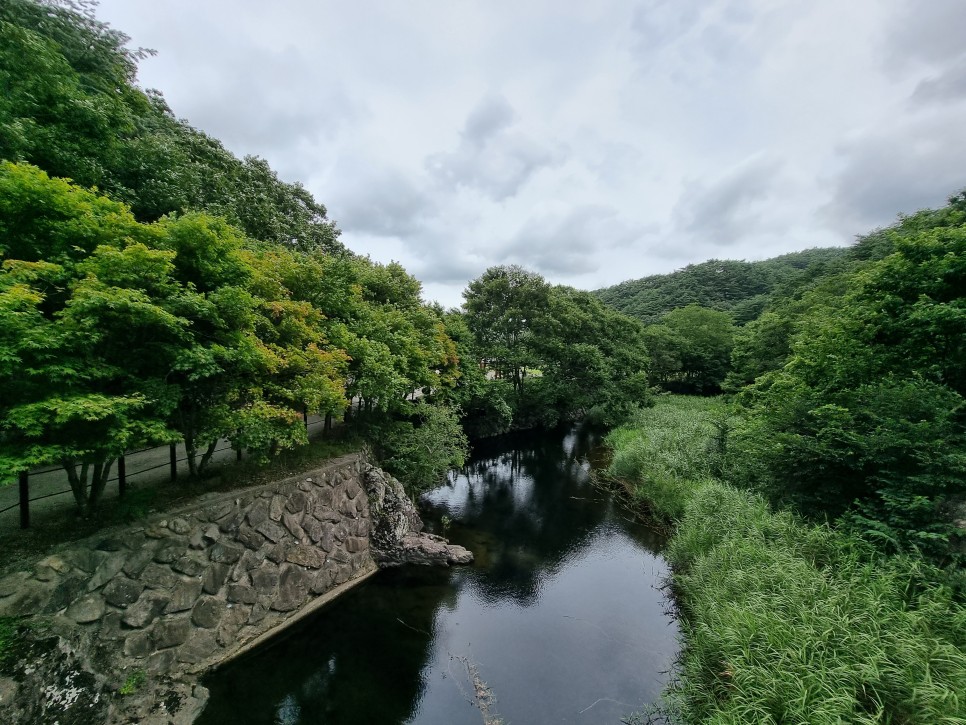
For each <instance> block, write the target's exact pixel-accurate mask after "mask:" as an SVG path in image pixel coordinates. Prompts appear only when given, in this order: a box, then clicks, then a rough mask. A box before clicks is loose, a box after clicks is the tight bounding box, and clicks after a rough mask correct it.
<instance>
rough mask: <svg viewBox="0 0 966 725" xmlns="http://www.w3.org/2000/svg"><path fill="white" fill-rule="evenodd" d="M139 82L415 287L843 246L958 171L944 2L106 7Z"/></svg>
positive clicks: (956, 10)
mask: <svg viewBox="0 0 966 725" xmlns="http://www.w3.org/2000/svg"><path fill="white" fill-rule="evenodd" d="M98 13H99V16H100V17H101V18H102V19H104V20H107V21H109V22H111V23H112V25H114V26H115V27H117V28H119V29H120V30H123V31H124V32H126V33H128V34H129V35H131V36H132V38H133V41H132V42H133V44H134V45H140V46H146V47H152V48H155V49H156V50H158V55H157V56H155V57H153V58H149V59H147V60H145V61H144V62H143V64H142V68H141V75H140V78H141V83H142V85H144V86H145V87H156V88H159V89H160V90H162V91H163V92H164V93H165V95H166V96H167V98H168V100H169V102H170V104H171V105H172V107H173V108H174V110H175V112H176V113H177V114H178V115H180V116H184V117H186V118H187V119H188V120H189V121H191V122H192V123H193V124H195V125H196V126H199V127H201V128H203V129H204V130H206V131H208V132H209V133H211V134H213V135H214V136H216V137H218V138H220V139H222V140H223V141H224V142H225V143H226V145H227V146H228V147H229V148H231V149H232V150H233V151H234V152H236V153H238V154H256V155H259V156H263V157H265V158H267V159H268V160H269V161H270V162H271V163H272V165H273V166H274V167H275V168H276V169H278V170H279V172H280V174H281V175H282V176H283V178H287V179H289V180H292V181H296V180H297V181H301V182H302V183H304V184H305V185H306V187H308V188H309V189H310V190H311V191H312V192H313V193H314V194H315V195H316V197H317V198H318V199H319V200H320V201H322V202H323V203H325V204H326V206H327V207H328V209H329V212H330V214H331V215H332V217H333V218H335V219H336V220H337V221H338V222H339V224H340V226H341V227H342V228H343V230H344V234H343V240H344V241H345V242H346V244H347V245H348V246H349V247H350V248H352V249H354V250H356V251H358V252H361V253H368V254H370V255H372V256H373V258H375V259H379V260H382V261H389V260H390V259H397V260H399V261H401V262H402V263H403V264H404V265H406V267H407V268H408V269H410V270H411V271H412V272H413V273H415V274H416V275H417V276H419V277H420V279H422V280H423V282H424V284H425V291H426V295H427V297H431V298H436V299H439V300H440V301H441V302H443V303H444V304H448V305H455V304H459V302H460V291H461V290H462V288H463V287H464V286H465V284H466V282H467V281H468V280H469V279H472V278H473V277H475V276H477V275H479V274H480V273H481V272H482V271H483V270H484V269H485V268H486V267H488V266H490V265H493V264H502V263H511V262H512V263H519V264H523V265H526V266H528V267H530V268H532V269H535V270H536V271H538V272H540V273H542V274H544V275H545V276H546V277H548V278H549V279H550V280H551V281H553V282H559V283H566V284H573V285H575V286H579V287H583V288H594V287H599V286H603V285H606V284H613V283H616V282H619V281H621V280H624V279H628V278H632V277H640V276H644V275H647V274H654V273H658V272H667V271H670V270H672V269H674V268H677V267H680V266H683V265H685V264H688V263H690V262H698V261H702V260H704V259H707V258H709V257H712V256H716V257H730V258H747V259H752V258H764V257H767V256H772V255H775V254H781V253H784V252H787V251H791V250H794V249H802V248H805V247H809V246H815V245H827V244H845V243H848V242H849V241H850V240H851V239H852V237H853V236H854V235H856V234H860V233H863V232H866V231H868V230H869V229H871V228H873V227H876V226H881V225H885V224H888V223H890V222H891V221H892V220H893V219H894V218H895V215H896V214H897V213H900V212H905V213H908V212H912V211H915V210H916V209H919V208H921V207H923V206H932V205H937V204H941V203H942V202H943V200H944V199H945V198H946V197H947V196H948V195H949V194H951V193H953V192H955V191H957V190H959V189H960V188H962V187H964V186H966V144H964V143H963V141H962V128H964V123H966V46H964V44H963V43H962V39H961V35H962V33H961V28H962V27H964V26H966V6H964V5H963V3H962V0H930V2H929V3H915V2H913V1H912V0H855V1H854V2H851V3H841V2H833V1H832V0H818V1H817V2H814V3H799V2H794V1H793V0H778V1H775V0H715V1H711V2H708V1H707V0H638V1H636V2H634V1H631V0H602V1H601V2H598V3H581V4H571V5H568V6H561V5H560V3H551V2H550V1H549V0H526V1H525V2H522V3H517V4H515V5H514V6H513V7H512V8H511V7H510V6H508V5H504V4H500V3H495V4H494V3H482V2H470V3H451V4H441V3H438V2H431V1H430V0H413V2H410V3H404V4H401V3H394V2H390V0H375V2H372V3H364V4H356V5H352V4H346V3H316V2H310V1H309V0H279V2H276V3H262V2H255V0H231V1H230V2H229V0H207V1H206V2H204V3H198V2H188V1H187V0H163V1H161V2H158V0H150V1H149V0H102V2H101V5H100V8H99V11H98Z"/></svg>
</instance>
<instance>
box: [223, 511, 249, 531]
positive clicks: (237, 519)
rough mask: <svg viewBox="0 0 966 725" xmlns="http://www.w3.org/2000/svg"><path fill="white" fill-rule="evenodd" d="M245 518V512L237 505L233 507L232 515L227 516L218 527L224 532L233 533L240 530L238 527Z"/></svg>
mask: <svg viewBox="0 0 966 725" xmlns="http://www.w3.org/2000/svg"><path fill="white" fill-rule="evenodd" d="M244 520H245V514H244V512H243V511H242V510H241V509H240V508H239V507H238V506H235V507H233V508H232V514H231V516H226V517H225V518H223V519H221V520H220V521H219V522H218V528H219V529H220V530H221V531H222V532H223V533H226V534H228V533H232V532H234V531H238V527H239V526H240V525H241V523H242V522H243V521H244Z"/></svg>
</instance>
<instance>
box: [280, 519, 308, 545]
mask: <svg viewBox="0 0 966 725" xmlns="http://www.w3.org/2000/svg"><path fill="white" fill-rule="evenodd" d="M301 520H302V515H301V514H290V513H288V512H287V511H286V512H285V513H284V514H282V523H283V524H284V525H285V528H286V529H288V532H289V533H290V534H291V535H292V536H294V537H295V539H296V541H302V542H304V541H308V537H307V536H306V535H305V532H304V531H302V526H301V525H300V524H299V522H300V521H301Z"/></svg>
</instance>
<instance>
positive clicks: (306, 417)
mask: <svg viewBox="0 0 966 725" xmlns="http://www.w3.org/2000/svg"><path fill="white" fill-rule="evenodd" d="M302 420H303V421H304V422H305V430H308V429H309V406H307V405H304V406H302Z"/></svg>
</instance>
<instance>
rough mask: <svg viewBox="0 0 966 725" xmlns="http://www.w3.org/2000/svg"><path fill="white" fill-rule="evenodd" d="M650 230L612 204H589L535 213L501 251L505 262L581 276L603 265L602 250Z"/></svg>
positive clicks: (628, 240)
mask: <svg viewBox="0 0 966 725" xmlns="http://www.w3.org/2000/svg"><path fill="white" fill-rule="evenodd" d="M649 231H653V229H645V228H643V227H640V226H635V225H631V224H628V223H627V222H626V221H625V220H623V219H621V216H620V213H619V212H618V211H617V210H616V209H614V208H612V207H608V206H602V205H595V204H588V205H583V206H578V207H575V208H570V209H566V210H562V209H556V210H553V211H550V212H545V213H542V214H537V215H534V216H531V217H530V218H529V219H527V221H526V222H525V223H524V224H523V226H522V227H521V228H520V230H519V231H518V232H517V233H516V234H515V235H514V236H513V237H512V238H511V239H510V240H509V241H508V242H507V243H506V244H504V245H502V246H501V247H500V248H499V252H500V255H501V261H503V262H513V263H517V264H522V265H524V266H528V267H532V268H535V269H537V270H540V271H542V272H549V273H556V274H565V275H578V276H579V275H583V274H587V273H589V272H594V271H596V270H597V269H598V268H599V267H600V263H601V260H600V258H599V255H598V252H599V251H600V250H603V249H607V250H612V251H613V250H615V249H619V248H622V247H627V246H628V245H629V244H631V243H632V242H634V241H635V240H637V239H639V238H640V237H641V236H642V235H643V234H645V233H647V232H649Z"/></svg>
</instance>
